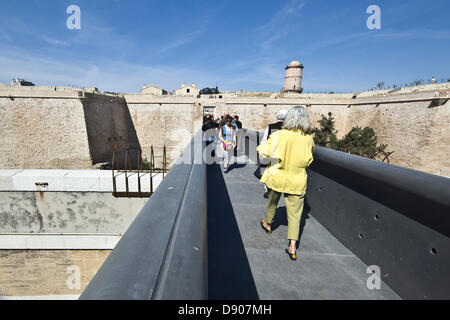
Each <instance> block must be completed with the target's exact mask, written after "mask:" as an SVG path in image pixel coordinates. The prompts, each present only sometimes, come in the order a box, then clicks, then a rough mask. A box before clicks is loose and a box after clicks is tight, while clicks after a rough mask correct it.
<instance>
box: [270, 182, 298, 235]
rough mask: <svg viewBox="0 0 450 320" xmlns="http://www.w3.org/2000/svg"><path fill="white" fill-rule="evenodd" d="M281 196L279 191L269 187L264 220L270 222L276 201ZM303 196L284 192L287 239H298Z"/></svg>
mask: <svg viewBox="0 0 450 320" xmlns="http://www.w3.org/2000/svg"><path fill="white" fill-rule="evenodd" d="M280 198H281V192H277V191H274V190H270V189H269V203H268V204H267V210H266V221H267V223H269V224H271V223H272V222H273V220H274V218H275V212H276V210H277V206H278V202H279V201H280ZM304 199H305V198H304V196H300V195H296V194H288V193H285V194H284V202H285V203H286V212H287V218H288V236H287V238H288V239H289V240H298V233H299V229H300V219H301V217H302V212H303V201H304Z"/></svg>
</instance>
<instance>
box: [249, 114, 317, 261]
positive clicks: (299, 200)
mask: <svg viewBox="0 0 450 320" xmlns="http://www.w3.org/2000/svg"><path fill="white" fill-rule="evenodd" d="M281 129H282V130H279V131H277V132H275V133H273V134H271V135H270V137H269V139H268V140H267V141H266V142H264V143H262V144H260V145H259V146H258V148H257V151H258V153H259V154H260V155H261V156H262V157H265V158H271V159H272V164H271V165H270V167H268V169H266V171H265V172H264V174H263V176H262V178H261V182H263V183H265V184H266V185H267V188H268V189H269V203H268V204H267V209H266V219H261V226H262V227H263V229H264V230H265V231H266V232H267V233H269V234H270V233H272V230H271V223H272V222H273V220H274V218H275V211H276V209H277V205H278V202H279V200H280V197H281V194H282V193H284V200H285V202H286V211H287V217H288V239H289V248H288V249H286V253H287V254H289V257H290V258H291V259H292V260H296V259H297V256H296V243H297V241H298V234H299V228H300V218H301V215H302V211H303V200H304V196H305V193H306V178H307V176H306V168H307V167H308V166H309V165H310V164H311V162H312V161H313V152H314V141H313V139H312V137H311V135H309V134H307V132H308V131H309V129H310V123H309V116H308V112H307V111H306V109H305V108H303V107H301V106H295V107H293V108H292V109H291V110H289V112H288V114H287V115H286V119H285V121H284V123H283V126H282V128H281ZM274 162H275V163H274Z"/></svg>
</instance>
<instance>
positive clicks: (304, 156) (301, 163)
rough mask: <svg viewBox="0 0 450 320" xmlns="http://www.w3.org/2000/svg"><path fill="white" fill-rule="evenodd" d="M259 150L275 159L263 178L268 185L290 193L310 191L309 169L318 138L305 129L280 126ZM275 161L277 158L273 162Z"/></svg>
mask: <svg viewBox="0 0 450 320" xmlns="http://www.w3.org/2000/svg"><path fill="white" fill-rule="evenodd" d="M256 150H257V151H258V152H259V154H260V155H261V156H262V157H264V158H272V159H275V161H276V162H278V163H275V164H274V165H271V166H269V167H268V168H267V169H266V171H264V174H263V176H262V178H261V182H263V183H265V184H266V185H267V187H268V188H270V189H272V190H275V191H278V192H285V193H290V194H297V195H304V194H305V193H306V178H307V175H306V170H305V168H307V167H308V166H309V165H310V164H311V162H312V161H313V152H314V141H313V139H312V137H311V135H309V134H305V133H303V131H301V130H297V131H292V130H279V131H277V132H275V133H272V134H271V135H270V136H269V139H268V140H267V141H266V142H264V143H262V144H260V145H259V146H258V147H257V148H256ZM272 163H273V162H272Z"/></svg>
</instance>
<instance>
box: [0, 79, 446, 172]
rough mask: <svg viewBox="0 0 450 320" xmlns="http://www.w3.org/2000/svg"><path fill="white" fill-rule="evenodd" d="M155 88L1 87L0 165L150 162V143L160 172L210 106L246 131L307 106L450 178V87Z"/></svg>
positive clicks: (404, 161) (396, 160)
mask: <svg viewBox="0 0 450 320" xmlns="http://www.w3.org/2000/svg"><path fill="white" fill-rule="evenodd" d="M190 88H192V87H190ZM181 89H184V88H181ZM179 91H180V90H179ZM150 92H152V93H148V91H147V93H146V92H145V91H144V93H140V94H108V93H99V92H97V91H96V90H95V89H92V88H90V89H86V90H80V89H72V88H60V87H11V86H5V87H1V88H0V123H1V127H0V135H1V136H2V143H1V144H0V168H2V169H28V168H53V169H86V168H95V167H98V165H99V164H101V163H105V162H108V161H111V156H112V150H113V147H114V145H117V146H118V148H119V149H123V148H124V146H125V145H127V144H128V145H130V148H131V149H134V150H137V148H138V146H141V148H142V150H143V157H144V158H148V159H150V148H151V146H152V145H153V146H154V151H155V156H156V160H157V166H159V165H158V163H159V164H160V163H161V158H162V147H163V146H164V145H165V146H166V147H167V158H168V162H169V165H170V163H172V162H173V161H174V160H175V159H176V158H177V157H178V156H179V154H180V153H181V152H182V150H183V148H184V146H185V145H186V144H187V143H188V142H189V140H190V139H191V137H192V136H193V135H194V133H195V132H196V131H197V130H199V129H200V128H201V125H202V118H203V110H204V107H210V109H212V110H214V116H215V117H216V118H217V117H220V115H222V114H224V113H230V114H231V115H235V114H237V115H239V116H240V120H241V121H242V123H243V124H244V127H246V128H249V129H255V130H263V129H264V128H265V126H266V125H267V124H268V123H270V122H273V121H274V120H275V119H276V113H277V112H278V111H279V110H281V109H289V108H291V107H292V106H295V105H306V106H307V108H308V111H309V114H310V117H311V123H312V125H313V126H317V120H319V119H320V116H321V115H322V114H323V115H326V114H327V113H328V112H332V113H333V115H334V117H335V120H336V129H337V130H338V131H339V135H340V136H342V135H344V134H345V133H347V132H348V131H349V130H350V129H351V128H352V127H353V126H370V127H372V128H374V130H375V132H376V134H377V136H378V137H379V142H380V143H384V144H388V145H389V148H388V150H389V151H395V152H394V153H393V154H392V155H391V156H390V158H389V159H390V161H391V163H392V164H396V165H400V166H405V167H408V168H412V169H416V170H420V171H425V172H429V173H432V174H438V175H444V176H450V161H449V160H448V159H450V150H449V145H450V140H449V139H450V132H449V130H450V129H449V126H448V123H450V121H449V120H450V111H449V104H448V102H446V101H447V100H446V98H447V97H448V96H449V92H450V84H431V85H425V86H421V87H411V88H404V89H401V90H396V91H395V92H390V91H388V90H384V91H371V92H362V93H359V94H355V95H354V94H299V93H293V92H285V93H273V92H272V93H270V92H244V91H241V92H223V93H220V94H213V95H197V96H194V95H186V93H184V92H182V90H181V93H180V94H172V95H170V94H169V95H168V94H166V93H163V94H161V95H159V94H157V92H159V91H158V90H152V91H150ZM163 92H164V91H163ZM176 92H177V91H176ZM191 93H192V92H191ZM433 101H434V102H433ZM436 101H437V104H436ZM445 102H446V103H445ZM134 162H135V158H134V159H133V163H134Z"/></svg>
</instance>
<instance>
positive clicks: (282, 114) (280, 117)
mask: <svg viewBox="0 0 450 320" xmlns="http://www.w3.org/2000/svg"><path fill="white" fill-rule="evenodd" d="M287 113H288V110H280V111H278V113H277V122H274V123H271V124H269V125H268V126H267V128H266V131H265V132H264V137H263V138H262V140H261V143H264V142H266V141H267V139H268V138H269V137H270V135H271V134H272V133H274V132H277V131H278V130H281V126H282V125H283V122H284V119H285V118H286V115H287ZM263 166H264V165H260V166H259V167H258V170H259V172H258V178H260V179H261V176H262V171H263V169H262V167H263ZM264 190H265V191H264V198H266V199H267V198H269V190H267V186H266V185H264Z"/></svg>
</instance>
